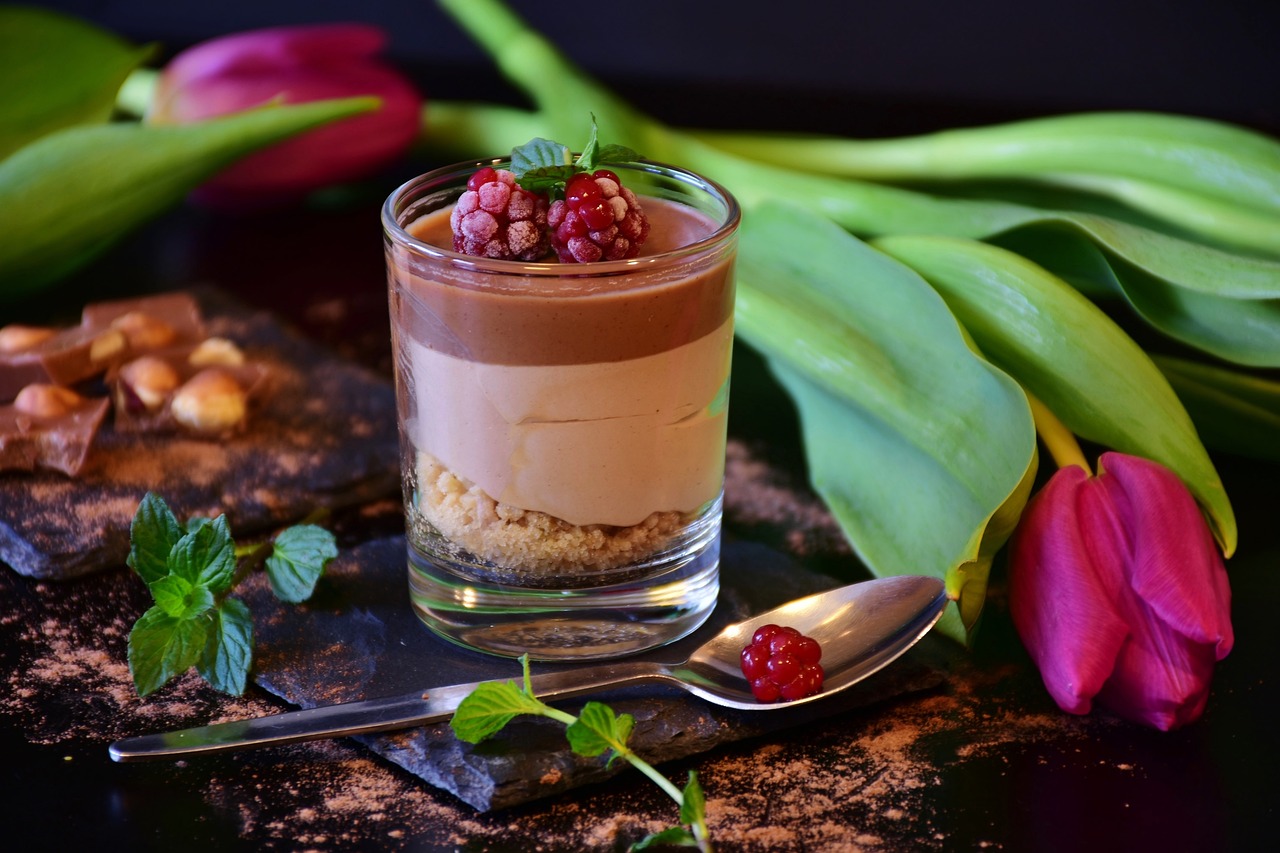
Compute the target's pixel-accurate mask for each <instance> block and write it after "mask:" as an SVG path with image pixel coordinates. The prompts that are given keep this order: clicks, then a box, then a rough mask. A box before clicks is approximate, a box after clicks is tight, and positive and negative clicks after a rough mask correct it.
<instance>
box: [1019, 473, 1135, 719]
mask: <svg viewBox="0 0 1280 853" xmlns="http://www.w3.org/2000/svg"><path fill="white" fill-rule="evenodd" d="M1088 477H1089V475H1088V473H1087V472H1085V471H1084V470H1082V469H1080V468H1075V467H1070V468H1063V469H1062V470H1060V471H1058V473H1057V474H1055V475H1054V476H1053V478H1052V479H1050V481H1049V482H1048V484H1046V485H1045V487H1044V488H1043V489H1041V491H1040V492H1039V493H1038V494H1037V495H1036V496H1035V497H1034V498H1032V500H1031V501H1030V503H1028V505H1027V508H1026V510H1025V511H1024V513H1023V516H1022V521H1021V522H1020V523H1019V525H1018V529H1017V532H1016V533H1015V535H1014V538H1013V541H1012V543H1011V552H1010V553H1011V564H1012V565H1014V566H1016V567H1017V571H1015V572H1013V574H1012V575H1011V577H1010V600H1011V605H1012V610H1013V620H1014V625H1015V627H1016V628H1017V629H1018V633H1019V635H1020V636H1021V637H1022V641H1023V643H1024V644H1025V645H1026V647H1027V650H1028V651H1029V652H1030V653H1031V656H1032V658H1033V659H1034V660H1035V662H1036V664H1037V666H1039V668H1040V672H1041V674H1042V676H1043V678H1044V682H1045V686H1046V687H1047V688H1048V689H1049V693H1050V694H1051V695H1052V696H1053V698H1054V701H1056V702H1057V703H1058V705H1059V707H1061V708H1062V709H1063V710H1065V711H1069V712H1071V713H1076V714H1085V713H1088V712H1089V710H1090V708H1091V706H1092V700H1093V697H1094V696H1095V695H1096V694H1097V693H1098V691H1099V690H1101V689H1102V685H1103V684H1104V683H1105V682H1106V680H1107V678H1108V677H1110V675H1111V671H1112V669H1113V667H1114V664H1115V660H1116V657H1117V655H1118V654H1119V653H1120V648H1121V646H1122V645H1123V643H1124V641H1125V638H1126V637H1127V636H1128V633H1129V629H1128V626H1127V625H1126V624H1125V622H1124V621H1123V620H1122V619H1121V618H1119V617H1118V616H1117V615H1116V613H1115V612H1114V611H1113V610H1112V609H1111V608H1109V607H1106V606H1099V602H1103V603H1105V602H1107V601H1108V600H1109V597H1110V596H1109V594H1108V592H1107V590H1105V589H1103V588H1101V587H1100V576H1101V573H1099V572H1098V571H1097V569H1096V568H1095V567H1094V562H1095V560H1096V559H1097V557H1096V556H1095V554H1094V550H1095V548H1096V547H1097V546H1098V545H1099V544H1105V543H1099V542H1098V541H1096V540H1093V539H1091V538H1090V537H1088V536H1086V535H1084V533H1083V531H1082V530H1081V528H1080V525H1079V519H1078V512H1077V505H1078V503H1079V501H1080V500H1081V498H1082V493H1083V491H1084V487H1085V486H1087V485H1088Z"/></svg>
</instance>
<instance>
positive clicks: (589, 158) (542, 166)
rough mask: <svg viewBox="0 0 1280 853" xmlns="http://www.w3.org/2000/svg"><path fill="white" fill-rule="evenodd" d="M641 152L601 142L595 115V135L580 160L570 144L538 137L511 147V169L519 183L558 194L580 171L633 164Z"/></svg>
mask: <svg viewBox="0 0 1280 853" xmlns="http://www.w3.org/2000/svg"><path fill="white" fill-rule="evenodd" d="M638 159H640V155H639V154H637V153H636V152H635V151H633V150H632V149H630V148H628V147H626V146H625V145H605V146H603V147H601V146H600V144H599V138H598V130H597V128H596V122H595V116H592V117H591V136H590V138H589V139H588V140H587V144H586V145H585V146H584V147H583V149H582V153H581V154H580V155H578V159H577V160H574V159H573V152H572V151H570V150H569V147H568V146H567V145H562V144H560V143H559V142H552V141H551V140H549V139H543V138H541V137H534V138H533V139H530V140H529V141H528V142H526V143H525V144H524V145H520V146H517V147H516V148H513V149H511V172H512V174H514V175H515V176H516V182H517V183H519V184H520V186H522V187H524V188H525V189H526V190H529V191H530V192H535V193H546V194H548V195H552V196H554V195H556V194H558V193H563V192H564V187H565V184H566V183H567V182H568V180H569V179H570V178H572V177H573V176H574V175H576V174H578V173H579V172H591V171H593V170H595V168H596V167H597V166H601V165H605V164H609V163H632V162H634V161H636V160H638Z"/></svg>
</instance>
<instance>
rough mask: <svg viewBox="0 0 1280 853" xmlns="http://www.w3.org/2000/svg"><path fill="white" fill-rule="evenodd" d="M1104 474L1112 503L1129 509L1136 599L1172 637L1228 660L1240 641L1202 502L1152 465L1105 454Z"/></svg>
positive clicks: (1101, 479)
mask: <svg viewBox="0 0 1280 853" xmlns="http://www.w3.org/2000/svg"><path fill="white" fill-rule="evenodd" d="M1098 468H1099V472H1100V473H1099V475H1098V478H1097V482H1098V483H1099V485H1100V486H1102V487H1103V488H1104V489H1106V490H1107V491H1108V494H1109V496H1110V501H1111V503H1112V504H1113V505H1115V506H1125V507H1127V508H1128V513H1129V516H1130V520H1131V522H1132V523H1131V524H1130V526H1129V530H1130V532H1131V534H1132V535H1133V537H1134V542H1133V545H1132V548H1133V553H1132V565H1131V567H1130V572H1131V575H1130V578H1129V582H1130V584H1131V586H1132V587H1133V590H1134V592H1135V593H1136V594H1137V596H1138V597H1139V598H1140V599H1141V600H1142V601H1144V602H1146V604H1148V605H1149V606H1150V607H1151V608H1152V610H1154V611H1155V613H1156V614H1157V615H1158V617H1159V619H1160V620H1161V621H1162V622H1163V623H1164V624H1165V625H1166V626H1168V627H1169V628H1170V629H1172V630H1174V631H1177V632H1179V633H1181V634H1183V635H1185V636H1186V637H1187V639H1190V640H1194V641H1195V642H1197V643H1210V644H1212V645H1213V646H1214V647H1215V649H1216V657H1215V659H1216V660H1221V659H1222V658H1224V657H1226V656H1227V654H1228V653H1229V652H1230V651H1231V646H1232V644H1233V643H1234V641H1235V638H1234V634H1233V633H1232V628H1231V594H1230V590H1229V587H1228V584H1227V572H1226V568H1225V567H1224V566H1223V564H1222V558H1221V557H1220V556H1219V554H1218V547H1217V544H1216V543H1215V542H1214V540H1213V536H1212V534H1211V533H1210V532H1209V528H1208V526H1207V524H1206V522H1205V520H1204V516H1203V514H1202V513H1201V512H1200V507H1199V506H1198V505H1197V504H1196V502H1195V499H1194V498H1192V497H1191V494H1190V492H1188V491H1187V489H1186V487H1185V486H1183V484H1182V482H1181V481H1180V480H1179V479H1178V477H1177V475H1176V474H1174V473H1173V472H1172V471H1170V470H1169V469H1168V468H1165V467H1163V466H1162V465H1158V464H1156V463H1155V462H1151V461H1149V460H1146V459H1141V458H1139V457H1136V456H1126V455H1124V454H1121V453H1104V454H1103V455H1102V457H1101V459H1099V460H1098Z"/></svg>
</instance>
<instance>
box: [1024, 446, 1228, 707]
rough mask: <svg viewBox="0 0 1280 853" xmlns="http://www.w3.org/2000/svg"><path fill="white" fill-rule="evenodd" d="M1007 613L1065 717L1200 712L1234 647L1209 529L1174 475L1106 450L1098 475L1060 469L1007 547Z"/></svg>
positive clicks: (1220, 569) (1224, 576) (1225, 585)
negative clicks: (1097, 710)
mask: <svg viewBox="0 0 1280 853" xmlns="http://www.w3.org/2000/svg"><path fill="white" fill-rule="evenodd" d="M1009 566H1010V568H1009V571H1010V586H1009V595H1010V608H1011V610H1012V615H1013V621H1014V625H1015V627H1016V628H1017V630H1018V633H1019V635H1020V636H1021V637H1022V641H1023V644H1024V645H1025V646H1026V648H1027V650H1028V651H1029V652H1030V653H1031V657H1032V658H1033V659H1034V660H1035V662H1036V664H1037V665H1038V666H1039V668H1040V674H1041V676H1042V677H1043V679H1044V683H1045V686H1046V687H1047V688H1048V690H1049V693H1050V694H1051V695H1052V696H1053V698H1054V700H1055V701H1056V702H1057V703H1058V706H1059V707H1061V708H1062V709H1063V710H1064V711H1068V712H1070V713H1073V714H1087V713H1089V711H1090V710H1091V708H1092V705H1093V702H1094V700H1095V699H1096V700H1097V702H1098V704H1099V705H1101V706H1103V707H1105V708H1107V709H1109V710H1110V711H1112V712H1114V713H1116V714H1118V715H1119V716H1121V717H1124V718H1126V719H1129V720H1132V721H1135V722H1140V723H1144V724H1146V725H1149V726H1153V727H1155V728H1157V729H1162V730H1166V731H1167V730H1169V729H1173V728H1176V727H1178V726H1181V725H1185V724H1186V723H1189V722H1192V721H1193V720H1195V719H1197V718H1198V717H1199V716H1200V714H1201V712H1202V711H1203V710H1204V706H1205V701H1206V699H1207V698H1208V694H1209V682H1210V679H1211V677H1212V675H1213V667H1214V664H1215V663H1216V662H1217V661H1219V660H1222V659H1223V658H1224V657H1226V655H1227V654H1228V653H1229V652H1230V651H1231V646H1232V644H1233V642H1234V635H1233V633H1232V629H1231V614H1230V609H1231V608H1230V601H1231V592H1230V588H1229V586H1228V583H1227V573H1226V569H1225V567H1224V566H1223V562H1222V557H1221V556H1220V555H1219V553H1218V548H1217V545H1216V544H1215V543H1214V540H1213V536H1212V534H1211V533H1210V530H1209V526H1208V523H1207V522H1206V521H1205V519H1204V517H1203V516H1202V515H1201V513H1200V509H1199V507H1198V506H1197V505H1196V502H1195V500H1194V498H1192V496H1191V494H1190V492H1188V490H1187V488H1186V486H1185V485H1184V484H1183V483H1182V481H1181V480H1180V479H1179V478H1178V477H1177V476H1176V475H1175V474H1174V473H1173V472H1171V471H1170V470H1168V469H1167V468H1165V467H1163V466H1162V465H1159V464H1157V463H1155V462H1151V461H1149V460H1146V459H1141V458H1138V457H1135V456H1127V455H1124V454H1121V453H1104V454H1103V455H1102V457H1101V458H1100V459H1099V460H1098V475H1097V476H1094V477H1091V476H1090V475H1089V472H1088V471H1086V470H1084V469H1083V468H1080V467H1077V466H1076V465H1068V466H1066V467H1063V468H1061V469H1059V470H1058V471H1057V473H1055V474H1054V476H1053V477H1052V478H1051V479H1050V481H1049V483H1048V484H1047V485H1046V486H1045V487H1044V488H1043V489H1042V490H1041V491H1040V492H1039V493H1038V494H1037V495H1036V496H1035V497H1034V498H1032V500H1031V501H1030V502H1029V503H1028V505H1027V508H1026V511H1025V512H1024V514H1023V517H1022V520H1021V522H1020V524H1019V526H1018V529H1017V530H1016V531H1015V533H1014V536H1013V539H1012V540H1011V543H1010V561H1009Z"/></svg>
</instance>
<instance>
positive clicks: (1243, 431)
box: [1152, 355, 1280, 461]
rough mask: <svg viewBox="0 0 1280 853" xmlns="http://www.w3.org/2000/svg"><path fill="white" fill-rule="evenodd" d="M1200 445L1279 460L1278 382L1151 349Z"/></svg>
mask: <svg viewBox="0 0 1280 853" xmlns="http://www.w3.org/2000/svg"><path fill="white" fill-rule="evenodd" d="M1152 359H1153V360H1154V361H1155V363H1156V366H1157V367H1159V368H1160V370H1161V371H1162V372H1163V373H1164V375H1165V377H1166V378H1168V380H1169V384H1170V385H1172V386H1173V390H1174V391H1176V392H1177V393H1178V398H1179V399H1180V400H1182V405H1183V406H1185V407H1186V409H1187V413H1188V414H1190V415H1191V420H1192V421H1193V422H1195V425H1196V430H1197V431H1198V432H1199V433H1200V438H1201V439H1202V440H1203V441H1204V443H1205V444H1206V445H1208V446H1209V447H1212V448H1213V449H1215V450H1222V451H1225V452H1227V453H1233V454H1239V455H1243V456H1251V457H1254V458H1257V459H1269V460H1272V461H1280V441H1278V440H1277V436H1280V382H1277V381H1276V380H1274V379H1268V378H1265V377H1261V376H1254V375H1251V374H1248V373H1243V372H1241V371H1238V370H1231V369H1228V368H1225V367H1220V366H1217V365H1210V364H1203V363H1201V362H1194V361H1188V360H1186V359H1182V358H1174V357H1172V356H1165V355H1154V356H1152Z"/></svg>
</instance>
